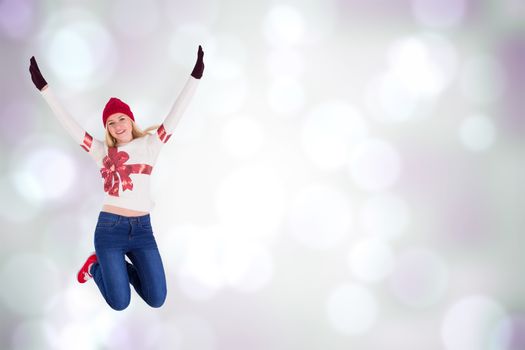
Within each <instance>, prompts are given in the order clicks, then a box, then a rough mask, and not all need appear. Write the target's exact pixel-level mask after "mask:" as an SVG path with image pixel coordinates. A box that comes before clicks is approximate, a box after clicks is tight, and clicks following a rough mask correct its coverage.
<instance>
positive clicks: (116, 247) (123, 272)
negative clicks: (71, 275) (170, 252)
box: [91, 212, 166, 310]
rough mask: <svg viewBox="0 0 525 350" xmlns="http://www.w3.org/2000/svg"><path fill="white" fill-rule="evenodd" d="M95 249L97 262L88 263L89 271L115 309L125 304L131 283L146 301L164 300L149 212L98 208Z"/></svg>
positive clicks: (163, 280)
mask: <svg viewBox="0 0 525 350" xmlns="http://www.w3.org/2000/svg"><path fill="white" fill-rule="evenodd" d="M95 251H96V254H97V259H98V262H97V263H95V264H93V265H92V266H91V274H92V275H93V279H94V280H95V283H96V284H97V286H98V288H99V289H100V292H101V293H102V295H103V296H104V299H106V302H107V303H108V304H109V306H111V307H112V308H113V309H115V310H124V309H125V308H126V307H128V305H129V302H130V286H129V285H130V283H131V285H133V287H134V288H135V290H136V291H137V293H138V294H139V295H140V296H141V298H142V299H144V301H145V302H146V303H147V304H148V305H150V306H152V307H160V306H162V304H164V301H165V300H166V276H165V274H164V267H163V265H162V259H161V257H160V254H159V250H158V248H157V243H156V242H155V237H154V236H153V230H152V228H151V222H150V216H149V215H144V216H138V217H126V216H121V215H116V214H111V213H107V212H100V215H99V217H98V222H97V228H96V230H95ZM125 256H127V257H128V258H129V260H130V261H131V264H130V263H129V262H127V261H126V259H125Z"/></svg>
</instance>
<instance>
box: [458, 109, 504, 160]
mask: <svg viewBox="0 0 525 350" xmlns="http://www.w3.org/2000/svg"><path fill="white" fill-rule="evenodd" d="M495 135H496V129H495V127H494V123H493V122H492V120H491V119H490V118H488V117H487V116H485V115H474V116H470V117H468V118H466V119H465V120H464V121H463V122H462V123H461V126H460V128H459V137H460V139H461V142H462V143H463V145H464V146H465V147H466V148H467V149H468V150H471V151H475V152H477V151H484V150H486V149H488V148H490V147H491V146H492V144H493V143H494V139H495V137H496V136H495Z"/></svg>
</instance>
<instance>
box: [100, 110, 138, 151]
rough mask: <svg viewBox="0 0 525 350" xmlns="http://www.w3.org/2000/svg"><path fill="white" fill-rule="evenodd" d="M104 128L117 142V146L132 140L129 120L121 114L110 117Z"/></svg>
mask: <svg viewBox="0 0 525 350" xmlns="http://www.w3.org/2000/svg"><path fill="white" fill-rule="evenodd" d="M106 128H107V129H108V131H109V134H110V135H111V136H112V137H113V138H114V139H115V140H117V145H118V144H123V143H128V142H130V141H131V140H133V135H132V134H131V130H132V127H131V119H130V118H129V117H128V116H127V115H125V114H123V113H115V114H112V115H110V116H109V118H108V120H107V122H106Z"/></svg>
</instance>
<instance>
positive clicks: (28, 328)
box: [9, 321, 57, 350]
mask: <svg viewBox="0 0 525 350" xmlns="http://www.w3.org/2000/svg"><path fill="white" fill-rule="evenodd" d="M56 336H57V335H56V334H55V331H54V329H53V328H52V327H51V326H50V324H49V323H47V322H44V321H27V322H24V323H21V324H19V325H17V326H16V328H15V330H14V332H13V333H12V337H11V347H10V348H9V349H11V350H27V349H52V348H53V345H54V343H55V339H56Z"/></svg>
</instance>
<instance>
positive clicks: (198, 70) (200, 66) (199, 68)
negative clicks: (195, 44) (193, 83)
mask: <svg viewBox="0 0 525 350" xmlns="http://www.w3.org/2000/svg"><path fill="white" fill-rule="evenodd" d="M203 57H204V51H202V47H201V46H200V45H199V52H198V53H197V62H195V67H193V72H191V76H192V77H194V78H195V79H200V78H202V72H204V62H203V61H202V58H203Z"/></svg>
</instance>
